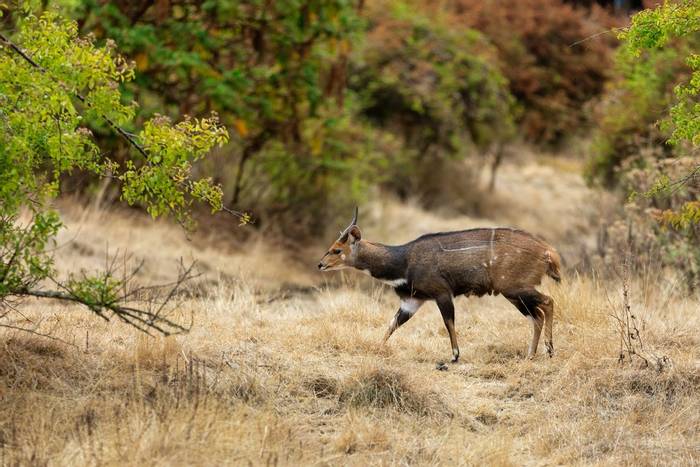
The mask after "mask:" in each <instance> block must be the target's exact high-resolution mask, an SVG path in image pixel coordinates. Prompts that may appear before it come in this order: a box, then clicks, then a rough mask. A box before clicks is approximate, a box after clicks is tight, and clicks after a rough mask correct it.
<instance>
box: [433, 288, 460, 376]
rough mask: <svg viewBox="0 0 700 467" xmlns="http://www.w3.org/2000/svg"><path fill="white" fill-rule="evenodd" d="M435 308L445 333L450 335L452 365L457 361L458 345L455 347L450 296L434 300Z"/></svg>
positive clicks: (453, 318)
mask: <svg viewBox="0 0 700 467" xmlns="http://www.w3.org/2000/svg"><path fill="white" fill-rule="evenodd" d="M436 302H437V306H438V308H439V309H440V314H442V320H443V321H444V322H445V327H446V328H447V333H448V334H449V335H450V344H451V345H452V363H456V362H457V360H459V345H457V333H456V332H455V306H454V304H453V303H452V296H451V295H443V296H440V297H438V299H437V300H436Z"/></svg>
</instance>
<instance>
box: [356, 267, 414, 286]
mask: <svg viewBox="0 0 700 467" xmlns="http://www.w3.org/2000/svg"><path fill="white" fill-rule="evenodd" d="M360 271H361V272H363V273H365V274H367V275H368V276H370V277H372V278H374V279H377V278H376V277H374V276H373V275H372V273H371V272H369V269H360ZM377 280H378V281H380V282H383V283H385V284H386V285H390V286H392V287H400V286H402V285H406V284H408V281H407V280H406V279H377Z"/></svg>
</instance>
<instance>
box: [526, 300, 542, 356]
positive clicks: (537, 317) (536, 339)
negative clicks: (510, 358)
mask: <svg viewBox="0 0 700 467" xmlns="http://www.w3.org/2000/svg"><path fill="white" fill-rule="evenodd" d="M528 318H529V319H530V321H532V340H531V341H530V347H528V349H527V358H535V354H536V353H537V345H538V344H539V343H540V334H541V333H542V325H543V324H544V313H542V312H541V311H540V309H539V308H536V309H535V313H534V314H532V315H528Z"/></svg>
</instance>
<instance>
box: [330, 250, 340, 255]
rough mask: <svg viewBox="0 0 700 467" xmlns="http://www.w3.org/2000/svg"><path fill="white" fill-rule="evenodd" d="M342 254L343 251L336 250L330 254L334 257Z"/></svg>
mask: <svg viewBox="0 0 700 467" xmlns="http://www.w3.org/2000/svg"><path fill="white" fill-rule="evenodd" d="M342 252H343V250H337V249H336V250H331V253H333V254H334V255H339V254H341V253H342Z"/></svg>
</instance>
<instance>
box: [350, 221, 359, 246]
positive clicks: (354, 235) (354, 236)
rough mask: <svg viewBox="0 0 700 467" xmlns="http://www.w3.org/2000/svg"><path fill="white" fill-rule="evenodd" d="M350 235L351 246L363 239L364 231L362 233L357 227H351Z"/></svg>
mask: <svg viewBox="0 0 700 467" xmlns="http://www.w3.org/2000/svg"><path fill="white" fill-rule="evenodd" d="M348 234H349V236H350V243H351V244H352V243H355V242H357V241H358V240H360V239H361V238H362V231H360V228H359V227H358V226H356V225H353V226H352V227H350V230H348Z"/></svg>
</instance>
